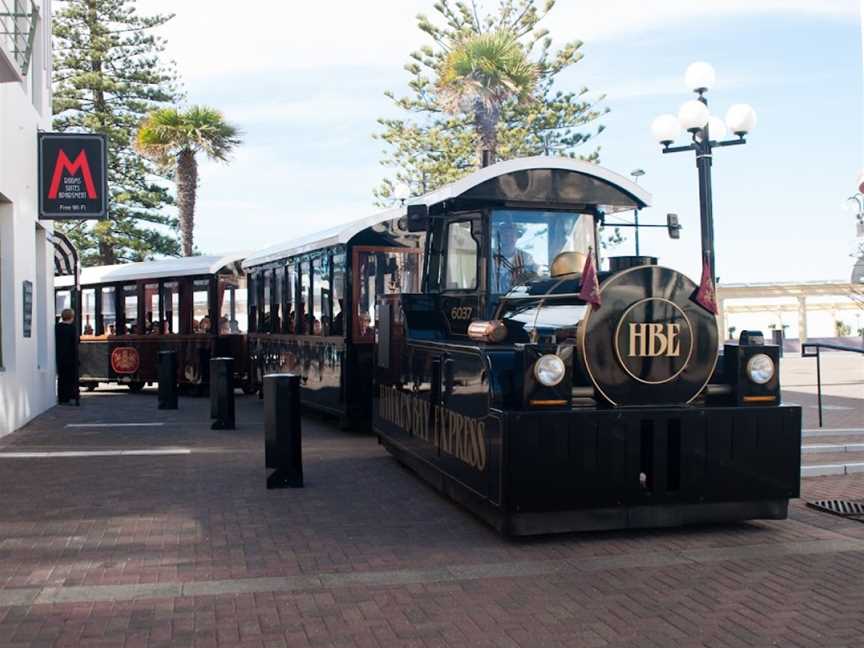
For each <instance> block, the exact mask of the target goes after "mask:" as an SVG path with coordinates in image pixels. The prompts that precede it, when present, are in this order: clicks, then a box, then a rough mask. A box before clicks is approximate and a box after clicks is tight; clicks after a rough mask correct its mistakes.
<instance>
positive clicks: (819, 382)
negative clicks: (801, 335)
mask: <svg viewBox="0 0 864 648" xmlns="http://www.w3.org/2000/svg"><path fill="white" fill-rule="evenodd" d="M821 358H822V353H821V348H820V347H818V346H817V347H816V399H817V400H818V402H819V427H820V428H821V427H822V366H821V362H820V360H821Z"/></svg>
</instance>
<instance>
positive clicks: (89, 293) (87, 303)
mask: <svg viewBox="0 0 864 648" xmlns="http://www.w3.org/2000/svg"><path fill="white" fill-rule="evenodd" d="M103 290H105V289H104V288H103ZM64 308H69V306H64ZM103 311H104V309H103ZM95 323H96V289H95V288H85V289H84V290H82V291H81V335H94V334H95V333H96V328H95Z"/></svg>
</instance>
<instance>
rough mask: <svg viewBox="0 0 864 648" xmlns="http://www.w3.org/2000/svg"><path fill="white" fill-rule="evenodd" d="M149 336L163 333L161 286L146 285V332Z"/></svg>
mask: <svg viewBox="0 0 864 648" xmlns="http://www.w3.org/2000/svg"><path fill="white" fill-rule="evenodd" d="M143 332H144V333H145V334H147V335H158V334H159V333H162V313H161V312H160V309H159V284H155V283H154V284H145V285H144V331H143Z"/></svg>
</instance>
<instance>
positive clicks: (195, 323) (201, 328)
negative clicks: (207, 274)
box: [192, 279, 213, 335]
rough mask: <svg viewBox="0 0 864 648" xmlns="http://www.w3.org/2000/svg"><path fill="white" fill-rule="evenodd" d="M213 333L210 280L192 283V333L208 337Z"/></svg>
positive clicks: (199, 280)
mask: <svg viewBox="0 0 864 648" xmlns="http://www.w3.org/2000/svg"><path fill="white" fill-rule="evenodd" d="M212 331H213V325H212V322H210V280H209V279H196V280H195V281H193V282H192V332H193V333H199V334H202V335H206V334H207V333H210V332H212Z"/></svg>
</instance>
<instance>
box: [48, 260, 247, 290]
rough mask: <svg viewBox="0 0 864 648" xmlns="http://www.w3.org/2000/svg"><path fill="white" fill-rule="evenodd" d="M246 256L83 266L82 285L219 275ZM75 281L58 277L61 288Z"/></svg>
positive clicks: (56, 279)
mask: <svg viewBox="0 0 864 648" xmlns="http://www.w3.org/2000/svg"><path fill="white" fill-rule="evenodd" d="M245 256H246V255H245V254H243V253H234V254H224V255H209V256H191V257H170V258H167V259H159V260H157V261H139V262H137V263H121V264H117V265H104V266H92V267H89V268H82V270H81V285H82V286H87V285H94V284H103V283H114V282H123V281H139V280H141V279H169V278H171V277H189V276H193V275H207V274H215V273H217V272H219V271H220V270H221V269H222V268H225V267H230V266H232V265H234V264H237V263H239V262H241V261H243V259H244V258H245ZM73 281H74V278H73V277H70V276H63V277H56V278H55V279H54V285H55V286H57V287H63V286H71V285H72V282H73Z"/></svg>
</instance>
